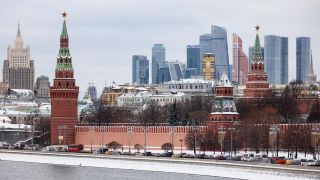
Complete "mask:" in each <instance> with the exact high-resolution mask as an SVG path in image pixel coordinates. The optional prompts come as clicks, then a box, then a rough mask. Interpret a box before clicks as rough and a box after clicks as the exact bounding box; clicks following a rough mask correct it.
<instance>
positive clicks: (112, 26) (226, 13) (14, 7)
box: [0, 0, 320, 98]
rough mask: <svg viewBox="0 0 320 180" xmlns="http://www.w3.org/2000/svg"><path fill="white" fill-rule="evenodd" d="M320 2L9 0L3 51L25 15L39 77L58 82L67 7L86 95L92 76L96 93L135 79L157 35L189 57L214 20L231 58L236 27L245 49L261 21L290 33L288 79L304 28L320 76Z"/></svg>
mask: <svg viewBox="0 0 320 180" xmlns="http://www.w3.org/2000/svg"><path fill="white" fill-rule="evenodd" d="M75 4H76V5H75ZM204 4H205V6H204ZM319 8H320V2H319V1H289V0H284V1H280V2H279V1H276V0H269V1H264V2H260V1H252V0H247V1H241V2H237V1H224V2H220V1H212V0H207V1H205V0H203V1H199V2H186V1H182V0H176V1H168V0H162V1H152V2H149V1H139V0H138V1H135V2H132V1H129V0H123V1H115V0H110V1H107V2H101V1H98V0H92V1H80V2H79V1H75V0H71V1H68V2H43V1H39V0H31V1H27V2H24V1H22V2H12V1H7V2H5V3H2V6H1V8H0V16H1V17H3V18H2V20H1V25H2V28H1V29H0V57H1V61H3V60H4V59H7V57H6V51H7V47H8V45H9V44H12V41H13V39H14V38H15V35H16V29H17V24H18V21H19V22H20V28H21V34H22V38H23V39H24V41H25V42H27V43H28V44H29V46H30V52H31V57H30V58H31V59H33V60H34V62H35V66H36V67H37V68H36V72H35V77H38V76H40V75H46V76H49V79H50V81H51V82H52V79H53V77H54V68H53V67H55V63H56V56H57V49H58V47H59V41H58V40H57V38H56V37H57V36H58V35H59V31H60V30H61V29H60V28H61V22H60V21H61V16H60V14H61V13H62V12H63V11H66V12H67V13H68V17H67V22H68V31H69V32H70V37H69V38H70V42H72V43H71V47H70V49H71V51H72V56H73V66H74V70H75V74H76V78H77V83H78V85H79V86H80V91H81V94H80V98H82V97H83V95H84V92H85V91H86V89H87V86H88V83H89V82H93V83H94V84H95V85H96V86H97V90H98V95H99V94H100V93H101V91H102V88H103V87H104V85H105V82H106V84H107V86H108V85H111V84H112V81H113V80H114V81H116V83H118V84H122V83H130V82H131V57H132V55H133V54H144V55H146V56H147V57H148V59H151V49H150V48H151V47H152V45H153V44H155V43H163V44H164V46H165V47H166V56H167V58H166V59H167V60H170V59H178V60H179V61H183V62H186V48H185V47H186V45H188V44H198V43H199V36H200V35H201V34H204V33H207V32H208V31H209V29H210V26H211V25H218V26H223V27H225V28H226V29H227V36H228V39H227V41H228V45H229V46H228V50H229V61H231V59H230V57H232V33H237V34H238V35H239V36H240V37H241V38H242V40H243V44H244V47H243V50H244V52H245V53H247V52H248V48H249V46H252V45H253V43H254V38H255V36H254V26H255V25H257V24H259V25H261V32H260V36H261V37H263V36H264V35H267V34H277V35H279V36H285V37H288V39H289V44H288V46H289V54H288V59H289V79H288V80H289V81H290V80H292V79H295V78H296V51H295V50H296V42H295V39H296V38H297V37H301V36H306V37H310V38H311V49H312V54H313V66H314V71H315V73H316V74H317V75H318V76H319V73H320V62H319V59H320V48H319V47H320V38H318V37H319V35H318V34H319V32H320V25H319V24H318V23H315V21H314V20H315V19H318V17H320V15H319V13H318V9H319ZM163 9H165V10H166V11H165V12H164V11H163ZM177 9H179V13H177V11H176V10H177ZM264 9H268V13H263V12H264ZM283 9H288V10H287V11H285V12H284V11H283ZM239 11H241V13H240V14H239ZM297 12H299V13H297ZM4 17H5V18H4ZM262 40H263V38H262ZM263 43H264V42H263V41H262V42H261V44H263ZM247 55H248V54H247ZM249 60H250V59H249ZM2 68H3V67H2V63H1V67H0V69H2ZM150 68H151V67H150ZM1 79H2V78H1Z"/></svg>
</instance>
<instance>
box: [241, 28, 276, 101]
mask: <svg viewBox="0 0 320 180" xmlns="http://www.w3.org/2000/svg"><path fill="white" fill-rule="evenodd" d="M259 29H260V27H259V26H256V31H257V35H256V40H255V43H254V48H253V55H252V59H251V61H252V63H251V71H250V72H249V73H248V82H247V84H246V88H245V89H244V97H245V98H260V97H267V96H270V95H271V89H270V88H269V82H268V74H267V73H266V72H265V71H264V62H263V57H262V52H261V46H260V39H259V35H258V32H259Z"/></svg>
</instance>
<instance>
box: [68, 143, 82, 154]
mask: <svg viewBox="0 0 320 180" xmlns="http://www.w3.org/2000/svg"><path fill="white" fill-rule="evenodd" d="M68 152H79V147H78V145H76V144H69V145H68Z"/></svg>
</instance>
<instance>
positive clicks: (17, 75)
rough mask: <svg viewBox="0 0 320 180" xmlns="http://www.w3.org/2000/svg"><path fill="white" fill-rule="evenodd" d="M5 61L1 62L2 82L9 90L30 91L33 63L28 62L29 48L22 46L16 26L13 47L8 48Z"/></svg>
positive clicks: (32, 81) (32, 78)
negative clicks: (7, 85)
mask: <svg viewBox="0 0 320 180" xmlns="http://www.w3.org/2000/svg"><path fill="white" fill-rule="evenodd" d="M7 53H8V54H7V60H4V62H3V76H2V77H3V82H4V83H7V84H9V88H11V89H30V90H33V86H34V62H33V60H30V48H29V46H26V47H25V46H24V44H23V40H22V38H21V34H20V26H19V24H18V32H17V37H16V39H15V40H14V44H13V47H11V46H9V47H8V51H7Z"/></svg>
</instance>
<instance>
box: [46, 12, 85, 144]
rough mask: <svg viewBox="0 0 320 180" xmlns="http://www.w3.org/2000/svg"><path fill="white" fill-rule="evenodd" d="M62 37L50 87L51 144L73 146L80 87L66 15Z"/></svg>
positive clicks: (64, 14) (64, 15)
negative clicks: (71, 51) (71, 50)
mask: <svg viewBox="0 0 320 180" xmlns="http://www.w3.org/2000/svg"><path fill="white" fill-rule="evenodd" d="M62 15H63V17H64V21H63V27H62V32H61V35H60V49H59V54H58V57H57V66H56V70H55V79H54V80H53V86H51V87H50V97H51V144H56V145H57V144H65V145H66V144H73V143H74V140H75V137H74V126H75V125H76V124H77V122H78V110H77V106H78V104H77V103H78V101H77V100H78V95H79V87H78V86H76V84H75V79H74V72H73V67H72V57H71V55H70V51H69V37H68V32H67V24H66V16H67V14H66V13H63V14H62Z"/></svg>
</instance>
